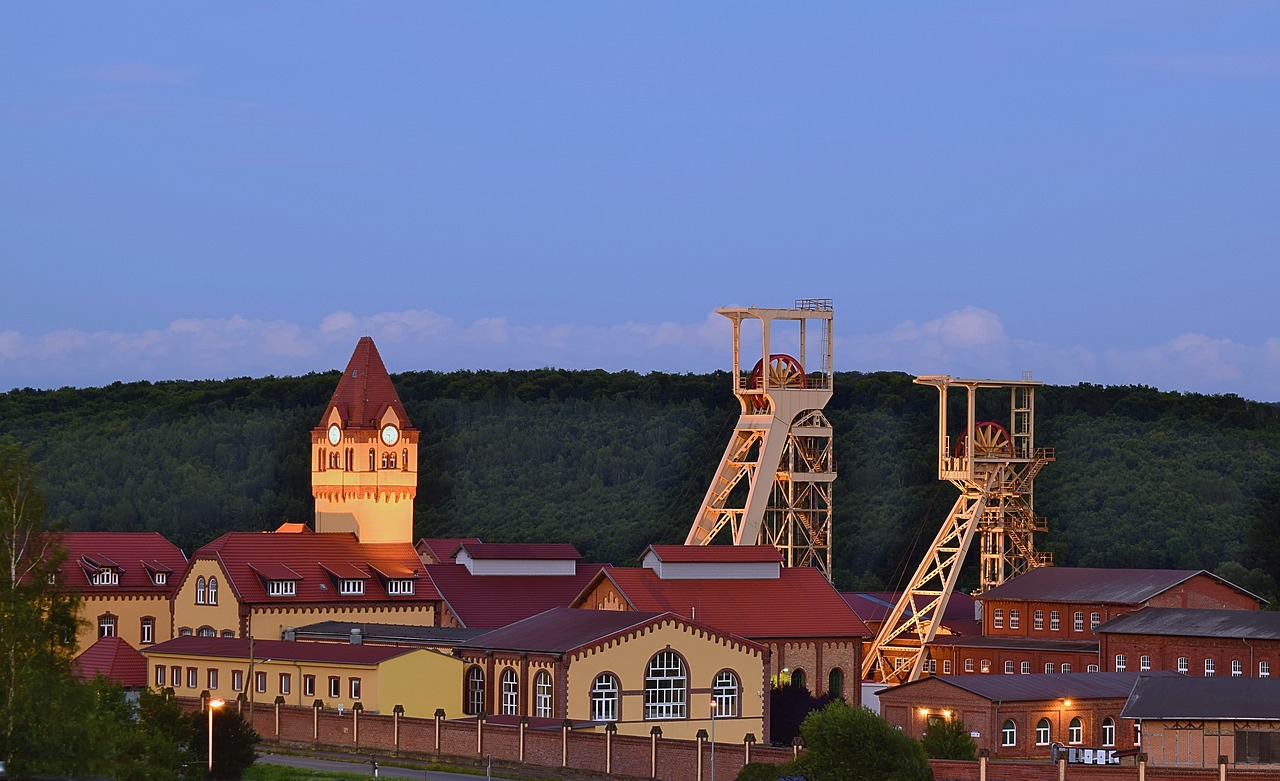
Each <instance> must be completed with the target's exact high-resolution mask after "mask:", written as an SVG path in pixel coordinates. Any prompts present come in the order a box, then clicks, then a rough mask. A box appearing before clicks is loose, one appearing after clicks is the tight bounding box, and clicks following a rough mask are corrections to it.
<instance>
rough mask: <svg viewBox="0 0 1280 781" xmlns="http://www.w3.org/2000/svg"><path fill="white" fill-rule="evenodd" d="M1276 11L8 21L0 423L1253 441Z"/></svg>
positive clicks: (360, 5) (333, 10) (137, 13)
mask: <svg viewBox="0 0 1280 781" xmlns="http://www.w3.org/2000/svg"><path fill="white" fill-rule="evenodd" d="M1277 30H1280V6H1277V5H1275V4H1272V3H1263V2H1230V1H1219V2H1213V3H1205V2H1177V1H1176V0H1162V1H1161V2H1141V1H1137V2H1123V3H1116V2H1114V0H1107V1H1106V2H1089V1H1082V2H1072V3H1058V4H1046V3H1040V2H1034V3H1033V2H998V3H984V2H975V3H956V2H949V3H929V2H920V3H915V2H912V3H870V2H865V3H851V2H839V3H822V2H809V3H752V2H733V3H688V2H682V3H663V2H644V3H641V2H626V3H611V2H573V3H569V2H549V3H516V2H507V3H432V2H417V1H415V2H381V3H370V2H350V3H323V2H306V3H302V2H272V3H250V2H227V3H172V2H151V3H130V2H112V3H90V2H82V3H70V4H62V3H56V4H50V3H10V4H7V5H6V6H5V8H4V9H3V10H2V11H0V264H2V265H3V269H4V277H3V278H4V287H5V295H4V304H3V306H2V307H0V389H8V388H12V387H23V386H32V387H60V386H63V385H75V386H92V385H102V384H107V383H110V382H112V381H115V380H124V381H130V380H136V379H149V380H163V379H173V378H205V377H213V378H220V377H228V376H246V375H247V376H261V375H266V374H276V375H284V374H300V373H305V372H308V371H323V370H327V369H330V368H336V367H340V366H341V365H343V364H344V362H345V360H346V358H347V357H348V356H349V354H350V351H351V349H352V347H353V346H354V344H355V341H356V339H357V338H358V337H359V336H361V335H363V334H369V335H372V336H373V337H374V339H375V340H376V341H377V343H378V345H379V348H380V349H381V351H382V354H383V357H384V358H385V359H386V361H387V364H388V368H390V369H391V370H392V371H404V370H415V369H437V370H451V369H456V368H475V369H480V368H490V369H506V368H526V367H539V366H561V367H568V368H596V367H603V368H606V369H610V370H618V369H634V370H637V371H641V372H646V371H651V370H660V371H678V372H684V371H695V372H703V371H709V370H712V369H716V368H727V367H728V365H729V329H728V321H727V320H724V319H723V318H721V317H719V316H718V315H715V314H714V310H715V309H716V308H717V307H721V306H731V305H734V306H737V305H753V304H754V305H760V306H780V307H785V306H789V305H790V304H791V302H792V301H793V300H794V299H797V298H809V297H819V298H831V299H834V301H835V315H836V320H835V335H836V341H835V366H836V369H837V370H859V371H879V370H896V371H906V372H912V373H919V374H952V375H955V376H960V377H990V378H997V379H1006V378H1019V377H1021V376H1022V374H1023V372H1026V371H1030V372H1032V374H1033V376H1034V377H1035V378H1036V379H1039V380H1042V381H1045V382H1049V383H1053V384H1074V383H1077V382H1093V383H1101V384H1108V385H1110V384H1145V385H1152V386H1155V387H1158V388H1161V389H1165V390H1180V391H1194V392H1203V393H1235V394H1239V395H1241V396H1244V397H1247V398H1252V399H1258V400H1263V401H1280V319H1278V318H1277V317H1276V303H1275V302H1276V299H1277V290H1280V280H1278V279H1277V277H1278V276H1280V264H1278V263H1277V252H1276V250H1277V247H1278V246H1280V219H1277V215H1278V213H1280V209H1278V206H1280V176H1278V174H1280V170H1278V169H1280V165H1278V163H1280V37H1278V36H1277V35H1276V31H1277Z"/></svg>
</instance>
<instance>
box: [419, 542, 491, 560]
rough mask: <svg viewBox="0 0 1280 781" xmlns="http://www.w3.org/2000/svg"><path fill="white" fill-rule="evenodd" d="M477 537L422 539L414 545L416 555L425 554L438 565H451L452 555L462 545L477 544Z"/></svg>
mask: <svg viewBox="0 0 1280 781" xmlns="http://www.w3.org/2000/svg"><path fill="white" fill-rule="evenodd" d="M479 542H480V538H479V537H423V538H422V539H420V540H418V542H417V543H416V544H415V545H414V547H415V548H417V549H418V553H421V554H426V555H428V556H430V557H431V558H433V559H435V563H438V564H452V563H453V554H454V553H455V552H456V551H457V550H458V548H459V547H460V546H461V545H462V544H463V543H473V544H476V543H479Z"/></svg>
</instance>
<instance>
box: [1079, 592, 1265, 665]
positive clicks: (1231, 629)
mask: <svg viewBox="0 0 1280 781" xmlns="http://www.w3.org/2000/svg"><path fill="white" fill-rule="evenodd" d="M1097 634H1098V640H1099V647H1100V652H1099V657H1100V658H1101V662H1102V665H1103V669H1107V670H1120V669H1125V670H1138V671H1142V670H1176V671H1178V672H1181V673H1186V674H1187V675H1195V676H1202V677H1246V678H1270V677H1271V676H1272V672H1273V671H1274V672H1275V673H1276V674H1277V675H1280V613H1277V612H1273V611H1262V610H1198V609H1178V608H1156V607H1151V608H1147V609H1146V610H1140V611H1138V612H1136V613H1129V614H1126V615H1123V616H1120V617H1119V618H1115V619H1112V620H1111V621H1108V622H1106V623H1105V624H1102V625H1101V626H1099V627H1098V629H1097Z"/></svg>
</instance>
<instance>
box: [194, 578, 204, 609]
mask: <svg viewBox="0 0 1280 781" xmlns="http://www.w3.org/2000/svg"><path fill="white" fill-rule="evenodd" d="M204 600H205V585H204V578H203V577H199V578H196V604H197V605H203V604H204Z"/></svg>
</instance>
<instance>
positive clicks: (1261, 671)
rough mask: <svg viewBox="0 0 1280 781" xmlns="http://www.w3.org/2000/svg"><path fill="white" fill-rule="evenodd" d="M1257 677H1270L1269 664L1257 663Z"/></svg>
mask: <svg viewBox="0 0 1280 781" xmlns="http://www.w3.org/2000/svg"><path fill="white" fill-rule="evenodd" d="M1258 677H1259V678H1270V677H1271V662H1258Z"/></svg>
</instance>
